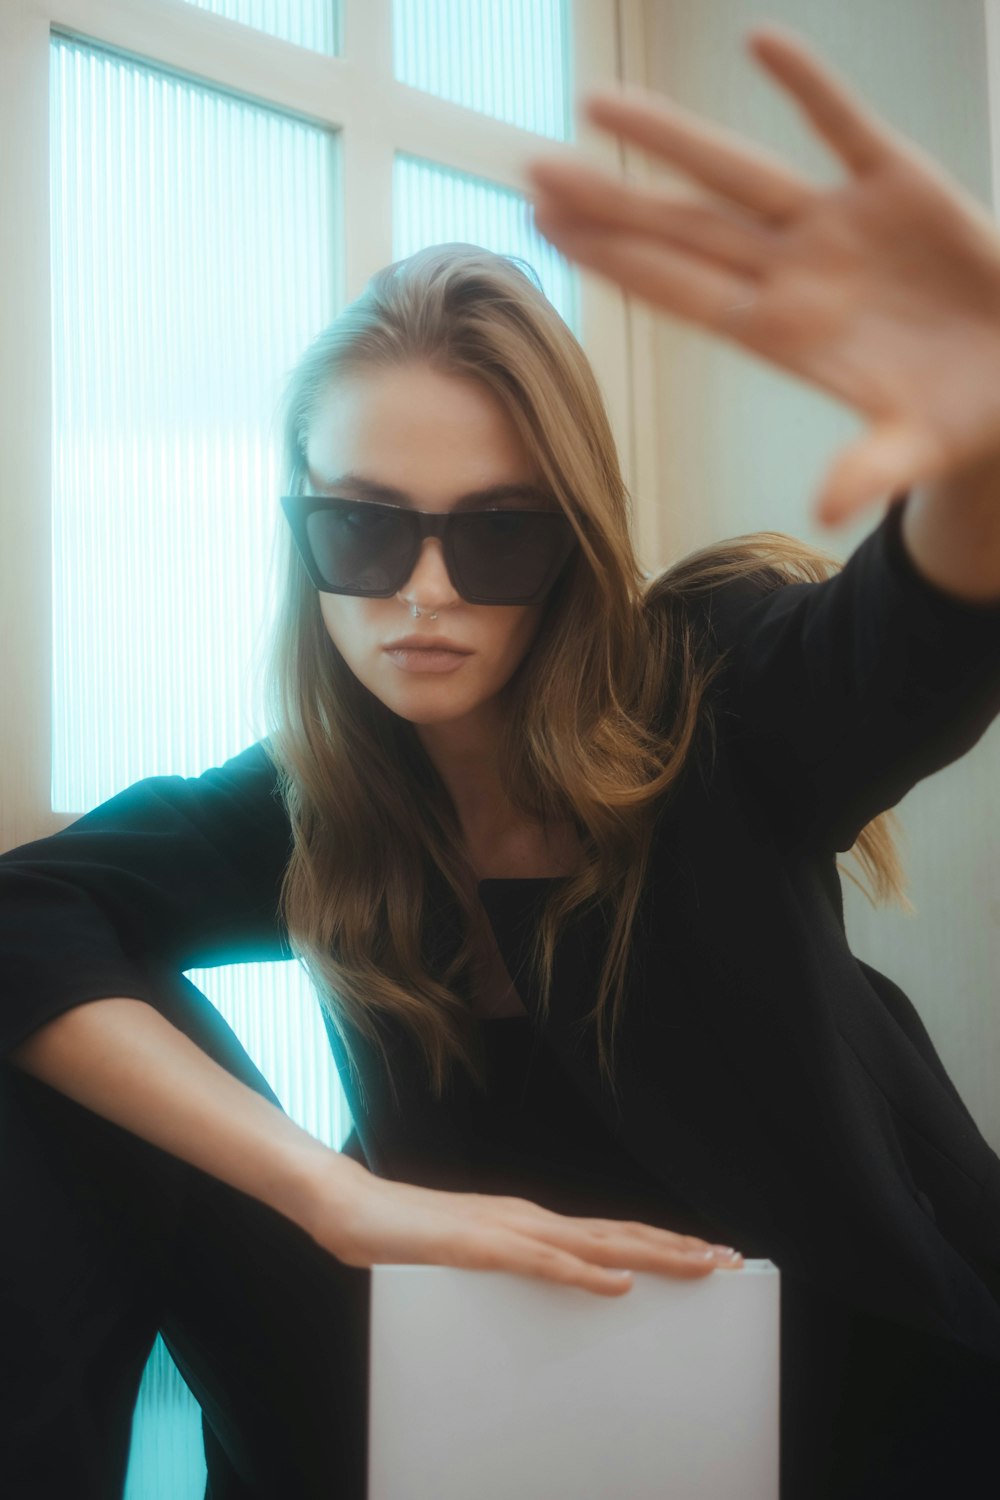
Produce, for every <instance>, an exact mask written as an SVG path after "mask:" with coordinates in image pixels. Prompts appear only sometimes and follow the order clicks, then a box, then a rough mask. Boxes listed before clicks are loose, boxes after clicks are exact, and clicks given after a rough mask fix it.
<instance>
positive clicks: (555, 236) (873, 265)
mask: <svg viewBox="0 0 1000 1500" xmlns="http://www.w3.org/2000/svg"><path fill="white" fill-rule="evenodd" d="M748 45H749V50H750V52H751V53H752V55H753V57H754V58H755V60H756V61H757V62H759V63H760V64H762V65H763V67H764V68H765V69H766V70H767V72H768V74H769V75H770V77H771V78H772V80H774V81H775V82H776V83H778V84H779V85H781V86H782V87H783V88H784V89H785V90H787V92H788V93H789V94H790V95H791V98H792V100H793V101H794V103H795V104H796V105H797V107H798V108H799V110H800V112H801V114H802V116H803V118H804V120H805V121H806V122H807V124H809V125H811V126H812V127H813V128H814V130H815V131H816V133H817V134H818V135H819V136H820V137H821V138H822V139H823V141H824V142H825V143H826V144H827V145H828V146H829V147H830V148H831V149H832V151H833V152H834V153H835V155H836V156H837V157H838V158H839V160H840V162H841V164H842V165H843V167H844V168H845V169H846V176H845V179H844V180H843V181H842V182H839V183H836V184H835V185H834V186H832V187H829V188H825V187H821V186H816V185H815V184H813V183H812V182H810V181H809V180H808V179H807V178H805V177H803V176H802V175H801V174H800V173H798V172H796V171H793V170H792V169H791V168H789V167H788V166H786V165H785V164H784V163H783V162H782V161H781V160H780V159H778V158H776V157H775V156H773V155H772V154H771V153H769V152H765V151H764V150H762V149H760V148H753V147H750V146H748V145H747V143H746V141H745V140H744V139H743V138H742V137H741V136H740V135H738V134H737V133H735V132H732V131H727V130H724V129H722V128H721V127H719V126H718V125H715V124H713V123H711V122H707V121H704V120H702V119H700V118H699V117H698V116H697V115H696V114H695V113H693V112H692V111H690V110H687V109H685V108H683V107H682V106H680V105H678V104H675V103H673V102H672V101H670V100H668V99H666V98H664V97H662V96H661V95H659V94H656V93H653V92H650V91H648V90H644V89H639V88H635V87H630V88H627V89H624V90H621V91H617V92H616V91H615V90H613V89H601V90H594V91H593V92H591V93H590V94H589V95H587V96H586V97H585V98H584V100H583V102H582V108H583V110H584V112H585V114H586V116H587V117H588V118H589V119H590V120H591V121H593V122H594V123H595V124H596V125H598V126H600V127H601V128H603V129H605V130H607V131H609V132H611V133H612V134H613V135H616V136H618V137H620V138H621V140H622V141H625V142H629V143H631V144H633V145H635V146H638V147H641V148H642V149H643V150H645V151H647V152H648V153H650V154H651V155H652V156H655V157H659V158H661V160H662V161H663V162H664V163H666V164H668V165H669V166H670V167H671V168H672V169H674V170H679V171H680V172H681V173H683V174H685V175H686V176H688V177H690V178H691V179H692V180H693V183H694V184H695V186H696V187H697V188H698V189H702V190H704V191H703V192H701V193H695V194H688V195H686V196H685V195H681V194H672V193H667V192H665V191H662V190H660V189H658V188H657V189H647V188H643V187H640V186H637V185H635V184H633V183H631V182H630V181H629V180H627V179H625V178H621V177H616V176H614V175H613V174H611V173H609V172H607V171H605V170H604V169H603V168H600V167H597V166H595V165H594V164H592V163H590V162H588V161H587V160H586V159H585V158H584V157H583V156H582V154H581V153H579V152H577V151H575V150H564V151H562V152H561V153H560V154H558V155H552V156H547V157H540V158H532V159H531V160H529V161H528V162H527V163H526V169H527V177H528V183H529V193H530V194H531V197H532V198H533V200H534V208H535V221H536V224H537V226H538V228H539V230H540V231H541V233H542V234H543V235H545V237H546V238H547V239H549V240H551V241H552V243H553V244H554V245H555V246H556V247H557V248H558V249H560V250H561V251H562V252H563V253H564V254H565V255H567V256H568V257H569V258H570V259H571V260H575V261H579V262H580V263H581V264H582V265H584V266H587V267H590V268H591V269H592V270H594V271H595V272H597V273H598V274H600V275H603V276H606V277H608V278H609V279H611V280H612V281H614V282H617V284H618V285H619V286H620V287H622V288H623V290H624V291H626V292H629V293H634V294H636V295H637V296H639V297H641V298H643V299H644V300H645V301H647V302H649V303H651V304H653V305H654V306H655V307H656V308H658V309H662V310H664V311H666V312H668V313H671V314H674V315H676V316H678V317H680V318H683V319H685V320H686V321H688V322H691V323H694V324H696V325H698V326H700V327H702V328H705V329H707V330H709V331H711V332H713V333H716V334H719V335H721V336H722V337H724V338H726V339H728V340H730V341H732V342H734V343H736V344H738V345H742V346H743V347H744V348H746V349H747V350H748V351H750V352H751V353H754V354H756V355H758V356H760V357H762V358H764V359H767V360H769V361H771V362H772V363H774V364H775V365H777V366H779V367H781V368H782V369H784V370H787V371H789V372H791V373H792V374H794V375H797V376H800V377H801V378H803V379H805V380H807V381H809V382H810V383H811V384H812V385H815V386H817V387H818V388H819V389H820V390H822V391H825V392H827V393H828V394H830V395H832V396H834V397H836V398H838V399H839V400H841V401H844V402H846V403H847V404H848V405H849V406H851V407H853V408H854V409H855V410H856V411H857V412H859V413H860V414H861V415H862V416H864V417H866V418H868V419H869V421H870V424H871V426H870V429H869V430H868V431H867V432H865V433H864V434H863V435H862V436H861V437H860V438H859V439H857V440H856V441H854V442H852V443H851V444H850V445H849V446H848V447H847V448H846V449H845V450H844V451H843V452H842V453H840V454H839V455H838V456H837V459H836V461H835V462H834V464H833V465H832V467H831V469H830V471H829V473H828V474H827V476H826V480H825V483H824V485H823V487H822V491H821V494H820V497H819V500H818V503H817V506H816V510H815V517H816V520H817V521H818V522H819V523H820V524H822V525H833V524H841V523H843V522H844V521H846V520H848V519H850V518H852V517H853V516H854V515H855V514H857V513H859V512H862V511H864V510H865V509H867V508H868V507H870V506H873V505H874V504H875V503H876V502H877V501H879V500H884V498H885V496H887V495H891V494H901V493H903V492H904V491H907V490H911V489H913V488H915V487H916V485H917V484H918V483H928V482H930V481H939V480H942V479H944V478H946V477H949V476H951V475H952V474H954V473H956V472H959V471H964V470H967V469H968V468H969V467H970V466H973V465H975V463H976V462H977V461H979V460H989V459H996V458H997V456H998V455H1000V232H998V229H997V225H996V224H995V222H994V220H993V219H992V218H991V216H990V215H989V214H988V213H987V212H986V210H985V209H984V207H983V206H982V205H981V204H980V203H979V202H978V201H977V200H976V199H974V198H973V197H971V195H970V194H968V193H967V192H965V191H964V190H963V188H962V187H961V186H960V185H959V184H958V183H957V182H955V181H954V180H953V179H952V178H950V177H949V176H947V175H946V174H945V173H944V172H943V171H942V170H941V168H940V167H939V166H938V165H937V164H936V163H935V162H934V161H933V160H932V159H931V158H930V157H928V156H927V155H926V154H925V153H924V152H923V151H921V150H920V149H919V148H918V147H917V146H916V145H914V144H913V143H912V142H911V141H909V140H907V139H906V138H905V137H903V136H901V135H900V134H898V133H897V132H896V131H895V130H893V129H892V128H891V127H890V126H889V125H888V124H886V122H885V121H883V120H881V119H880V118H879V117H878V116H877V115H876V114H875V113H874V112H873V111H872V110H871V109H870V108H868V106H867V105H866V104H865V103H864V102H863V101H862V100H860V99H859V98H858V97H857V95H856V94H855V93H854V92H853V91H852V90H851V89H850V88H849V87H848V86H847V84H846V83H844V82H843V81H842V80H841V79H839V78H838V77H837V76H836V75H835V74H834V73H833V71H832V70H831V69H830V68H828V67H827V65H826V64H825V63H824V62H823V61H821V59H820V58H819V57H817V55H816V54H815V52H813V51H812V49H811V48H810V47H808V46H807V45H806V44H805V43H804V42H802V41H801V40H799V39H798V38H797V37H795V36H794V35H792V34H791V33H790V32H788V31H786V30H785V29H784V28H781V27H776V26H772V25H768V26H754V27H753V28H752V29H751V30H750V32H749V33H748Z"/></svg>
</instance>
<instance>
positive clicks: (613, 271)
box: [535, 202, 756, 337]
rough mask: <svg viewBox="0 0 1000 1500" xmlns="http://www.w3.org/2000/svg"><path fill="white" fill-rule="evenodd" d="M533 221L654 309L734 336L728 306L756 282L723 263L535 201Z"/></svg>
mask: <svg viewBox="0 0 1000 1500" xmlns="http://www.w3.org/2000/svg"><path fill="white" fill-rule="evenodd" d="M535 223H536V225H537V227H538V229H539V230H540V231H541V233H542V234H543V235H544V236H545V238H546V239H547V240H550V241H551V242H552V244H554V245H555V246H556V248H557V249H559V250H561V251H562V252H563V254H564V255H566V256H567V258H568V259H570V260H573V261H578V262H579V263H580V264H581V265H584V266H588V267H589V268H590V269H591V270H593V271H596V272H597V273H598V274H599V275H601V276H607V277H609V278H610V279H611V280H612V281H615V282H617V283H618V285H619V286H620V287H622V288H623V290H624V291H626V292H634V293H635V295H636V296H638V297H642V298H643V299H645V300H646V301H648V302H652V303H653V304H655V306H656V308H657V310H658V311H659V310H661V309H662V310H665V311H667V312H674V313H676V314H677V315H678V316H679V317H682V318H685V319H687V320H688V322H691V323H698V324H700V325H701V326H703V327H705V328H708V329H711V330H713V331H714V332H716V333H719V334H722V335H724V336H729V337H733V336H735V332H734V331H735V325H734V324H733V323H732V321H731V319H730V318H729V310H730V309H731V308H732V307H733V306H734V304H738V303H741V302H744V301H746V299H747V298H748V297H749V295H750V293H751V292H752V291H754V290H756V288H755V287H754V286H753V285H752V284H749V285H748V283H747V280H746V278H742V277H739V276H737V275H734V274H732V273H730V272H727V271H725V270H723V269H720V268H717V267H713V266H710V265H707V264H705V263H704V262H699V261H697V260H695V259H694V258H693V257H691V256H689V255H686V254H685V253H684V252H683V251H681V250H672V249H670V248H668V247H667V246H665V245H663V244H659V243H655V242H654V241H653V240H651V239H650V238H649V237H648V236H646V235H627V234H620V233H615V232H612V231H608V230H593V229H589V228H588V229H580V228H578V227H577V225H576V224H575V223H574V222H571V221H569V220H567V219H566V218H565V217H560V216H559V214H558V213H557V212H556V211H555V210H549V209H548V208H547V206H546V205H545V204H544V202H540V203H539V205H538V207H537V209H536V213H535ZM753 316H754V309H753V308H751V309H749V310H748V311H747V312H746V313H744V314H743V316H742V319H741V322H740V325H739V326H740V330H741V333H742V332H743V331H744V330H748V331H749V330H750V329H751V327H752V323H753Z"/></svg>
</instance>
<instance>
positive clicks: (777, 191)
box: [583, 84, 816, 223]
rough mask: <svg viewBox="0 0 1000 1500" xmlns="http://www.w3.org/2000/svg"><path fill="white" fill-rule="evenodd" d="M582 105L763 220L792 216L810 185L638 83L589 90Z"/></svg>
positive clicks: (808, 197)
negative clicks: (621, 86)
mask: <svg viewBox="0 0 1000 1500" xmlns="http://www.w3.org/2000/svg"><path fill="white" fill-rule="evenodd" d="M583 107H584V110H585V112H586V114H587V116H588V118H589V119H591V120H593V122H594V124H595V125H601V126H603V127H604V128H606V129H608V130H613V131H614V132H615V134H616V135H620V136H623V137H624V138H625V139H626V140H629V141H633V142H634V143H635V144H636V145H637V146H642V147H644V148H645V149H646V150H647V151H651V152H655V153H656V154H657V155H658V156H663V157H666V159H667V160H668V161H670V162H672V163H673V164H674V165H675V166H677V167H679V168H680V169H681V170H682V171H683V172H686V173H687V174H688V175H689V176H690V177H693V178H695V179H696V180H697V181H698V182H699V183H701V184H702V185H703V186H704V187H707V188H710V189H711V190H712V191H713V192H716V193H720V194H721V195H722V196H723V197H725V198H728V199H731V200H732V201H733V202H734V203H740V204H742V205H743V207H744V208H749V209H751V210H752V211H753V212H754V213H756V214H760V215H763V216H764V217H765V218H767V219H772V220H774V221H776V222H779V223H780V222H783V221H784V220H786V219H790V218H794V217H797V216H798V215H799V214H800V213H801V212H802V211H803V210H804V209H805V208H806V207H808V205H809V204H810V203H811V202H812V201H813V199H814V198H815V197H816V189H815V188H814V187H813V186H812V184H811V183H810V182H809V181H808V180H807V179H806V178H805V177H802V176H800V175H799V173H797V172H793V171H792V170H791V169H790V168H789V167H786V166H785V164H784V162H782V161H781V160H779V158H778V157H777V156H773V155H771V154H770V153H769V152H767V151H765V150H764V149H763V148H762V147H759V146H758V147H755V148H754V150H753V151H748V150H747V148H746V147H745V146H743V145H740V144H739V143H738V141H737V138H736V136H735V135H733V134H732V133H731V132H729V131H726V130H724V129H723V128H722V127H721V126H719V125H713V124H710V123H709V122H707V121H705V120H702V119H700V118H699V116H698V115H696V114H695V113H694V111H693V110H688V109H685V108H684V106H683V105H680V104H678V103H676V101H675V100H672V99H671V100H667V99H665V98H664V97H663V96H662V95H661V94H656V93H653V92H652V91H651V90H648V89H642V88H639V87H638V86H637V85H635V84H631V85H629V86H628V87H627V88H624V89H619V90H611V89H595V90H593V91H591V92H590V93H589V94H587V96H586V98H585V100H584V105H583Z"/></svg>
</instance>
